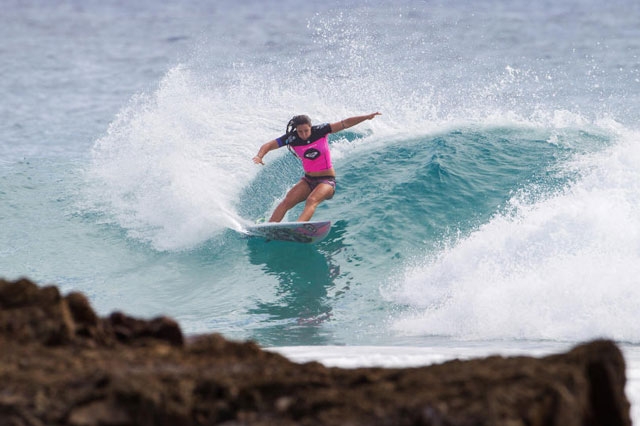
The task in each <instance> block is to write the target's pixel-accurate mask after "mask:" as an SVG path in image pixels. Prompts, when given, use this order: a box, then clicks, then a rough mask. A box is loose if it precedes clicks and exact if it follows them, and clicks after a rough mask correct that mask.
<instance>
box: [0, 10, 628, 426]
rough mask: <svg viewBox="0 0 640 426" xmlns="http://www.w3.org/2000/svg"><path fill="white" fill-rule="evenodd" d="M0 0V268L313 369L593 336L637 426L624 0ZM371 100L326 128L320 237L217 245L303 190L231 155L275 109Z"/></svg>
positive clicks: (547, 345)
mask: <svg viewBox="0 0 640 426" xmlns="http://www.w3.org/2000/svg"><path fill="white" fill-rule="evenodd" d="M3 10H6V13H4V12H3V14H2V15H1V16H0V34H1V35H2V36H3V39H4V40H5V41H6V42H5V43H3V46H2V47H1V48H0V59H1V60H0V71H1V72H0V75H1V78H0V95H1V97H0V98H1V99H2V102H0V205H1V206H2V209H0V274H2V276H3V277H5V278H7V279H16V278H18V277H21V276H27V277H29V278H31V279H34V280H36V281H37V282H39V283H41V284H49V283H52V284H56V285H58V286H60V288H61V289H62V290H63V291H64V292H69V291H82V292H84V293H85V294H87V295H88V296H89V298H90V299H91V303H92V304H93V306H94V307H95V308H96V310H98V311H99V313H100V314H102V315H106V314H108V313H110V312H112V311H114V310H122V311H124V312H127V313H128V314H131V315H134V316H140V317H153V316H156V315H161V314H164V315H169V316H171V317H173V318H175V319H176V320H178V321H179V323H180V325H181V327H182V328H183V330H184V331H185V332H186V333H188V334H195V333H210V332H219V333H222V334H223V335H225V336H227V337H229V338H231V339H240V340H245V339H252V340H255V341H257V342H258V343H260V344H261V345H263V346H265V347H271V348H274V350H279V351H282V352H283V353H285V354H288V355H290V356H292V357H294V358H295V357H299V359H301V360H306V359H319V360H321V361H322V360H324V361H325V362H327V363H330V364H333V365H346V366H352V365H367V364H369V363H373V364H376V363H377V364H381V365H400V366H402V365H415V364H420V363H423V364H424V363H431V362H437V361H440V360H443V359H447V358H450V357H471V356H479V355H485V354H488V353H496V352H498V353H525V354H535V355H538V354H542V353H548V352H553V351H557V350H565V349H566V348H568V347H571V346H572V345H574V344H577V343H579V342H583V341H586V340H590V339H594V338H598V337H606V338H611V339H614V340H616V341H617V342H619V343H620V345H621V346H622V347H623V348H624V350H625V355H626V356H627V360H628V363H629V367H628V376H629V379H630V382H629V385H628V394H629V395H630V398H631V399H632V403H633V407H634V408H633V410H635V411H633V415H634V418H635V419H637V418H640V415H639V414H638V408H636V407H638V403H640V318H639V316H638V312H637V307H638V306H639V305H640V286H639V284H640V278H639V277H640V144H639V143H640V127H639V124H640V121H639V120H638V117H639V116H640V115H639V113H640V59H639V55H640V26H639V25H638V23H639V22H640V5H639V4H638V3H636V2H633V1H630V0H615V1H613V2H610V3H608V4H606V5H603V4H601V2H596V1H590V0H581V1H578V0H570V1H566V2H561V3H558V2H548V1H543V2H534V3H530V2H525V1H515V2H511V1H509V2H507V1H498V0H492V1H489V0H486V1H485V0H482V1H477V2H472V3H468V2H462V1H451V2H432V1H399V2H398V1H394V2H378V1H353V2H347V3H346V4H345V3H344V2H334V1H328V2H325V3H324V4H323V5H319V4H314V5H311V4H306V3H303V2H294V1H284V2H275V1H266V2H264V1H260V2H258V1H247V2H230V1H226V0H225V1H220V2H207V1H198V0H185V1H182V2H173V3H171V4H170V5H165V4H163V2H157V1H152V0H145V1H142V2H136V3H135V4H132V5H129V4H125V3H122V2H115V1H108V2H102V1H101V2H97V1H83V2H80V1H60V2H41V1H27V2H18V1H13V0H4V1H3ZM374 111H380V112H381V113H382V115H381V116H379V117H377V118H376V119H374V120H372V121H367V122H365V123H362V124H361V125H359V126H357V127H354V128H351V129H349V130H348V131H345V132H341V133H338V134H335V135H332V136H331V138H330V141H331V146H332V156H333V159H334V166H335V168H336V170H337V173H338V191H337V193H336V196H335V197H334V199H333V200H331V201H329V202H326V203H324V204H323V205H321V207H320V208H319V209H318V210H317V212H316V216H315V217H316V218H318V219H328V220H332V221H334V226H333V228H332V231H331V233H330V234H329V236H328V238H327V239H326V240H324V241H323V242H321V243H319V244H317V245H315V246H307V245H296V244H291V243H278V242H264V241H260V240H254V239H247V238H245V237H243V236H242V235H241V234H240V233H239V232H238V230H240V229H241V227H242V226H243V225H244V224H246V223H248V222H252V221H254V220H256V219H257V218H260V217H264V216H268V215H269V214H270V212H271V211H272V209H273V208H274V207H275V205H276V204H277V203H278V201H279V200H280V199H281V198H282V197H283V195H284V194H285V192H286V191H287V189H288V188H289V187H291V186H292V185H293V184H294V183H295V182H297V180H298V179H299V178H300V175H301V167H300V164H299V162H298V161H297V160H296V159H295V158H294V157H293V156H291V155H290V154H288V153H287V152H286V151H285V150H280V151H278V152H275V153H271V154H269V155H268V156H267V157H266V158H265V162H266V165H265V166H264V167H261V166H256V165H255V164H253V163H252V161H251V158H252V157H253V156H254V155H255V153H256V152H257V149H258V148H259V146H260V145H261V144H262V143H264V142H266V141H268V140H271V139H273V138H275V137H276V136H280V135H281V134H282V133H283V131H284V127H285V125H286V122H287V121H288V119H289V118H290V117H291V116H292V115H295V114H308V115H309V116H311V118H312V119H313V120H314V122H316V123H319V122H325V121H330V122H331V121H338V120H340V119H342V118H346V117H349V116H352V115H360V114H364V113H369V112H374ZM297 211H299V210H298V209H295V210H294V211H292V212H291V214H290V216H289V218H290V219H293V218H295V217H296V212H297ZM371 357H373V358H371Z"/></svg>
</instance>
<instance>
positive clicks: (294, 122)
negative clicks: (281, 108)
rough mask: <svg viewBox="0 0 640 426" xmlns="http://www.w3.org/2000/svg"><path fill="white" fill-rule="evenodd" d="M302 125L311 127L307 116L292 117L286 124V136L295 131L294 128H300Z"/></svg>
mask: <svg viewBox="0 0 640 426" xmlns="http://www.w3.org/2000/svg"><path fill="white" fill-rule="evenodd" d="M302 124H308V125H309V126H311V119H310V118H309V116H308V115H296V116H294V117H293V118H292V119H291V120H289V122H288V123H287V130H286V134H287V135H288V134H289V133H292V132H293V131H294V130H296V127H298V126H300V125H302Z"/></svg>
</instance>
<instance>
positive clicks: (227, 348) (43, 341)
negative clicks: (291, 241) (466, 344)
mask: <svg viewBox="0 0 640 426" xmlns="http://www.w3.org/2000/svg"><path fill="white" fill-rule="evenodd" d="M625 381H626V378H625V364H624V359H623V357H622V354H621V352H620V350H619V349H618V347H617V346H616V345H615V343H613V342H611V341H606V340H601V341H594V342H590V343H586V344H583V345H579V346H577V347H576V348H574V349H573V350H571V351H569V352H567V353H564V354H557V355H552V356H547V357H543V358H532V357H511V358H503V357H498V356H493V357H488V358H483V359H475V360H469V361H459V360H454V361H450V362H446V363H443V364H439V365H433V366H429V367H421V368H406V369H383V368H360V369H352V370H347V369H339V368H327V367H324V366H322V365H321V364H319V363H315V362H312V363H307V364H302V365H300V364H295V363H292V362H290V361H289V360H287V359H286V358H284V357H282V356H280V355H277V354H274V353H271V352H267V351H263V350H261V349H260V348H259V347H258V345H256V344H255V343H252V342H240V343H238V342H231V341H228V340H226V339H224V338H223V337H222V336H220V335H217V334H211V335H205V336H196V337H192V338H190V339H189V340H188V341H187V342H185V340H184V338H183V335H182V332H181V331H180V328H179V327H178V325H177V324H176V323H175V321H173V320H172V319H170V318H166V317H159V318H155V319H152V320H149V321H147V320H140V319H135V318H131V317H128V316H126V315H124V314H122V313H114V314H112V315H110V316H109V317H108V318H99V317H98V316H97V315H95V312H94V311H93V309H92V308H91V306H90V305H89V303H88V301H87V300H86V298H85V297H84V296H82V295H80V294H78V293H72V294H70V295H69V296H67V297H64V298H63V297H61V296H60V294H59V292H58V290H57V289H56V288H55V287H44V288H39V287H38V286H36V285H35V284H33V283H31V282H29V281H28V280H20V281H17V282H14V283H9V282H5V281H2V280H0V426H2V425H76V426H81V425H83V426H85V425H86V426H93V425H113V426H125V425H126V426H128V425H213V424H225V425H432V426H435V425H443V426H445V425H446V426H454V425H460V426H462V425H509V426H519V425H522V426H525V425H527V426H542V425H561V426H572V425H576V426H577V425H587V426H591V425H593V426H595V425H624V426H627V425H630V424H631V421H630V418H629V403H628V401H627V399H626V397H625V394H624V386H625Z"/></svg>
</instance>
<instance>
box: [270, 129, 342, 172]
mask: <svg viewBox="0 0 640 426" xmlns="http://www.w3.org/2000/svg"><path fill="white" fill-rule="evenodd" d="M329 133H331V125H330V124H329V123H324V124H319V125H317V126H312V127H311V136H310V137H309V139H307V140H303V139H300V137H298V134H297V133H296V132H292V133H290V134H288V135H283V136H281V137H279V138H277V139H276V141H277V142H278V146H284V145H289V146H290V147H291V148H293V150H294V151H295V153H296V155H297V156H298V158H300V160H302V168H303V169H304V171H305V173H310V172H311V173H315V172H323V171H325V170H329V169H330V168H331V167H333V166H332V165H331V153H330V152H329V141H328V140H327V136H328V135H329Z"/></svg>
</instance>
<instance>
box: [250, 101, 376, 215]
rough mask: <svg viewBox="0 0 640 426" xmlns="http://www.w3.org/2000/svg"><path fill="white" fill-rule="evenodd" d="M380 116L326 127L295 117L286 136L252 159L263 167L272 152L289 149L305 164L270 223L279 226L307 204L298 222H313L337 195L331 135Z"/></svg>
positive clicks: (266, 144)
mask: <svg viewBox="0 0 640 426" xmlns="http://www.w3.org/2000/svg"><path fill="white" fill-rule="evenodd" d="M376 115H380V113H379V112H374V113H371V114H367V115H359V116H356V117H349V118H345V119H344V120H340V121H337V122H335V123H323V124H318V125H316V126H312V125H311V119H310V118H309V117H308V116H306V115H296V116H295V117H293V118H292V119H291V120H289V123H288V124H287V129H286V133H285V134H284V135H282V136H280V137H279V138H276V139H274V140H272V141H269V142H267V143H265V144H264V145H262V146H261V147H260V150H259V151H258V155H256V156H255V157H253V162H254V163H256V164H263V165H264V162H263V161H262V159H263V158H264V156H265V155H267V153H268V152H269V151H272V150H274V149H278V148H281V147H283V146H285V145H286V146H287V147H288V148H289V149H290V150H293V152H294V153H295V155H296V156H297V157H298V158H299V159H300V160H301V161H302V168H303V169H304V176H303V177H302V179H300V181H299V182H298V183H297V184H295V185H294V186H293V187H292V188H291V189H290V190H289V192H287V195H286V196H285V197H284V200H282V201H281V202H280V204H278V207H276V209H275V210H274V212H273V214H272V215H271V218H270V219H269V222H280V221H281V220H282V218H283V217H284V215H285V214H286V213H287V212H288V211H289V210H290V209H292V208H293V207H294V206H296V205H297V204H298V203H301V202H303V201H305V200H306V203H305V206H304V210H303V211H302V213H301V214H300V217H299V218H298V221H299V222H306V221H308V220H310V219H311V216H313V213H314V212H315V211H316V207H318V205H319V204H320V203H321V202H323V201H324V200H329V199H331V198H332V197H333V194H334V193H335V192H336V172H335V171H334V170H333V166H332V164H331V155H330V153H329V143H328V141H327V137H328V135H329V133H336V132H339V131H341V130H344V129H348V128H349V127H353V126H355V125H356V124H360V123H362V122H363V121H365V120H371V119H373V118H374V117H375V116H376Z"/></svg>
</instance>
